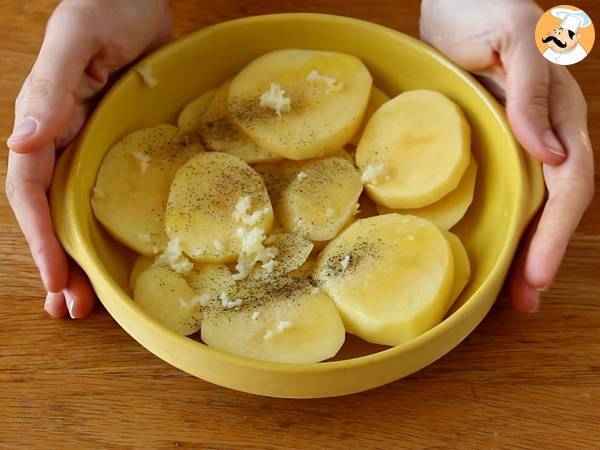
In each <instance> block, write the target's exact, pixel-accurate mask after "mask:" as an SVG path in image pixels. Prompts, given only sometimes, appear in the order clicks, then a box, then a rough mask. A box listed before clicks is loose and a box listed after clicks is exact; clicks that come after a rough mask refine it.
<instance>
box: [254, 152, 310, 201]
mask: <svg viewBox="0 0 600 450" xmlns="http://www.w3.org/2000/svg"><path fill="white" fill-rule="evenodd" d="M252 167H253V168H254V170H256V172H257V173H258V174H259V175H260V176H261V178H262V180H263V181H264V183H265V186H266V188H267V192H268V193H269V198H270V199H271V204H272V205H274V206H275V205H277V203H279V199H280V198H281V192H282V191H283V190H284V189H285V188H286V187H287V186H288V185H289V184H290V183H291V182H292V180H293V179H294V178H295V177H296V176H297V175H298V172H300V171H301V170H302V163H300V162H297V161H281V162H273V163H263V164H256V165H254V166H252Z"/></svg>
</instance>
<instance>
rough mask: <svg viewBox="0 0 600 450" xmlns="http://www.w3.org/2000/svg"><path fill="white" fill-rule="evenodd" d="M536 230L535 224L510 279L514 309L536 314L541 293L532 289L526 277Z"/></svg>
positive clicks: (521, 249) (520, 249) (510, 291)
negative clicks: (532, 240)
mask: <svg viewBox="0 0 600 450" xmlns="http://www.w3.org/2000/svg"><path fill="white" fill-rule="evenodd" d="M534 230H535V224H532V226H530V227H529V231H528V233H527V235H526V237H525V238H524V239H523V242H522V243H521V246H520V248H519V250H518V252H517V256H516V258H515V260H514V262H513V268H512V271H511V274H510V279H509V293H510V300H511V303H512V307H513V309H515V310H516V311H520V312H536V311H537V310H538V309H539V304H540V293H539V291H538V290H537V289H535V288H534V287H532V286H531V285H530V284H529V283H528V281H527V278H526V277H525V261H526V259H527V254H528V252H529V247H530V243H531V236H532V234H533V231H534Z"/></svg>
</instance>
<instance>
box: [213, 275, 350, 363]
mask: <svg viewBox="0 0 600 450" xmlns="http://www.w3.org/2000/svg"><path fill="white" fill-rule="evenodd" d="M245 294H249V295H244V293H243V292H240V293H239V295H238V296H235V295H234V294H229V298H228V299H226V300H227V301H226V302H213V303H211V304H210V305H209V306H208V307H207V308H205V310H204V312H203V316H202V340H203V341H204V342H205V343H206V344H207V345H208V346H209V347H213V348H216V349H218V350H221V351H224V352H227V353H231V354H234V355H239V356H243V357H246V358H253V359H259V360H264V361H275V362H285V363H312V362H318V361H322V360H324V359H328V358H331V357H332V356H334V355H335V354H336V353H337V352H338V350H339V349H340V348H341V346H342V345H343V343H344V339H345V330H344V325H343V323H342V320H341V319H340V316H339V313H338V312H337V310H336V308H335V304H334V303H333V301H332V300H331V298H329V296H328V295H327V294H326V293H325V292H323V291H322V290H320V289H319V288H316V287H314V285H312V284H310V283H309V282H307V281H306V280H303V279H300V278H287V277H286V278H280V279H279V280H278V281H277V282H276V283H265V284H262V285H253V286H252V287H250V286H248V285H246V287H245ZM234 298H235V299H236V300H235V301H233V302H232V301H231V299H234ZM223 305H225V306H223ZM230 305H237V306H232V307H231V306H230Z"/></svg>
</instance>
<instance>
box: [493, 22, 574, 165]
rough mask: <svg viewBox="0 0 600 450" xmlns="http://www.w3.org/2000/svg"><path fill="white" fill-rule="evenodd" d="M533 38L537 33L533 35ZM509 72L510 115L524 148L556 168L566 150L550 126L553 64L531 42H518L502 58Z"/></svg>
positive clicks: (508, 98)
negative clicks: (549, 101)
mask: <svg viewBox="0 0 600 450" xmlns="http://www.w3.org/2000/svg"><path fill="white" fill-rule="evenodd" d="M531 34H532V35H533V33H531ZM502 64H503V66H504V68H505V70H506V112H507V114H508V120H509V122H510V126H511V128H512V130H513V132H514V133H515V135H516V137H517V139H518V140H519V142H520V143H521V145H522V146H523V147H524V148H525V150H527V151H528V152H529V153H530V154H531V155H533V156H534V157H535V158H536V159H538V160H539V161H541V162H543V163H545V164H552V165H556V164H559V163H561V162H562V161H563V160H564V159H565V157H566V151H565V149H564V147H563V146H562V144H561V143H560V141H559V140H558V138H557V137H556V134H555V133H554V131H553V130H552V126H551V125H550V118H549V117H550V114H549V107H548V97H549V91H550V63H549V62H548V61H546V59H544V58H543V57H542V56H541V55H540V54H539V53H538V52H537V49H536V47H535V43H534V42H533V41H532V40H530V39H527V38H526V39H518V40H517V42H516V43H515V47H514V48H513V49H510V50H509V51H508V52H507V54H505V55H502Z"/></svg>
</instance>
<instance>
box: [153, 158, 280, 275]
mask: <svg viewBox="0 0 600 450" xmlns="http://www.w3.org/2000/svg"><path fill="white" fill-rule="evenodd" d="M244 197H248V200H249V205H248V206H249V208H248V211H247V212H248V213H249V214H255V217H254V219H253V221H252V223H250V222H248V223H244V222H243V221H241V220H240V218H239V217H237V218H236V215H235V212H236V206H237V205H238V202H240V201H241V199H242V198H244ZM165 225H166V227H167V230H168V233H169V237H170V238H171V239H173V238H179V240H180V244H181V248H182V249H183V251H184V252H185V253H186V254H187V255H188V256H190V257H191V258H192V259H194V260H196V261H198V262H204V263H212V264H214V263H224V262H231V261H235V260H236V258H237V257H238V255H239V254H240V252H241V249H242V241H241V239H240V238H239V237H238V236H237V234H236V231H237V230H238V228H242V229H246V230H248V229H252V228H260V229H262V230H264V232H265V234H266V233H267V232H268V231H269V230H270V229H271V226H272V225H273V209H272V207H271V202H270V200H269V195H268V193H267V189H266V188H265V184H264V183H263V181H262V179H261V177H260V175H258V173H256V172H255V171H254V170H253V169H252V168H251V167H250V166H249V165H248V164H247V163H245V162H244V161H242V160H241V159H240V158H238V157H237V156H233V155H230V154H227V153H220V152H206V153H202V154H199V155H197V156H196V157H194V158H192V159H191V160H189V161H188V162H187V163H186V164H185V165H183V166H182V167H181V168H180V169H179V170H178V171H177V174H176V175H175V179H174V180H173V184H172V186H171V191H170V193H169V201H168V204H167V211H166V217H165Z"/></svg>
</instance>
